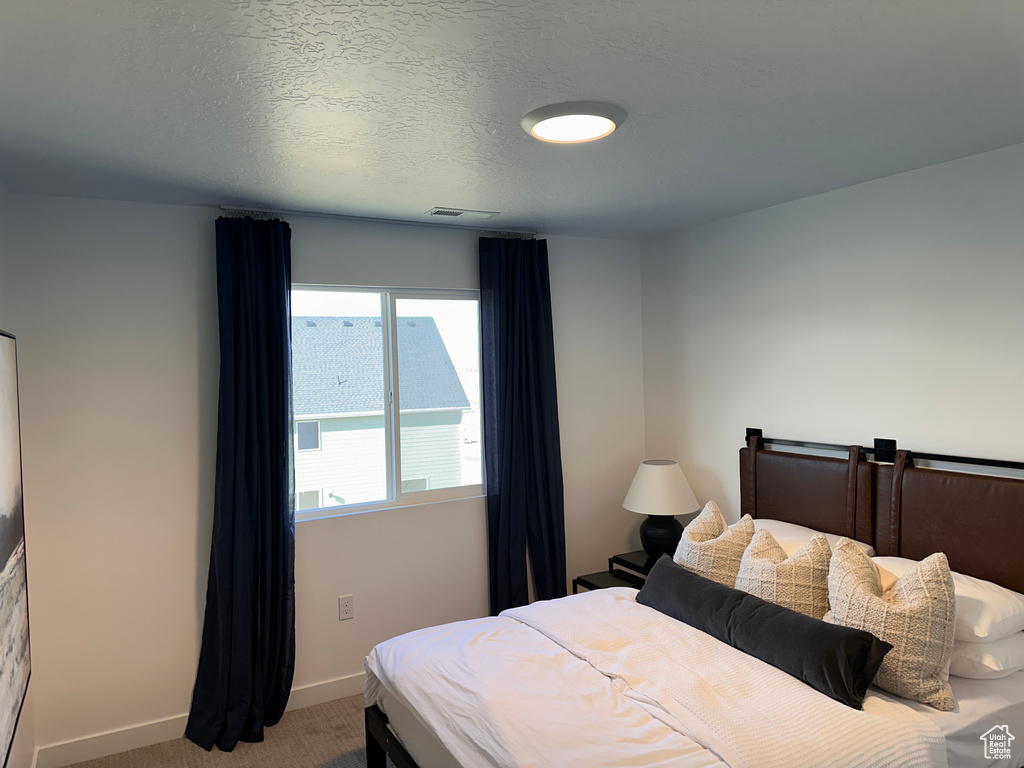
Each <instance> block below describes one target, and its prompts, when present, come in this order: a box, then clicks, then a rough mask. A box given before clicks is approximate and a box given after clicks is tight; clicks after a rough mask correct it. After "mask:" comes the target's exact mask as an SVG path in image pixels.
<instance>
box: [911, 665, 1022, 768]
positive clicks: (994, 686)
mask: <svg viewBox="0 0 1024 768" xmlns="http://www.w3.org/2000/svg"><path fill="white" fill-rule="evenodd" d="M949 684H950V685H951V686H952V688H953V696H954V697H955V698H956V703H957V708H956V710H955V711H953V712H939V711H938V710H936V709H932V708H931V707H929V706H927V705H925V704H918V703H917V702H916V701H904V702H902V703H903V704H904V705H906V706H907V707H910V708H911V709H914V710H916V711H918V712H920V713H921V714H923V715H924V716H925V717H927V718H928V719H929V720H931V721H932V722H933V723H935V724H936V725H937V726H939V728H941V729H942V733H943V735H944V736H945V737H946V755H947V756H948V759H949V765H950V767H951V768H985V767H986V766H998V768H1022V767H1024V672H1015V673H1014V674H1012V675H1009V676H1007V677H1002V678H999V679H997V680H968V679H966V678H963V677H950V678H949ZM998 725H1005V726H1007V727H1008V728H1009V729H1010V733H1012V734H1013V735H1014V736H1015V739H1014V741H1012V742H1011V753H1010V754H1011V755H1012V759H1011V760H994V759H993V760H987V759H985V750H984V744H983V743H982V741H981V737H982V736H983V735H984V734H985V733H986V732H987V731H988V730H989V729H990V728H992V727H994V726H998Z"/></svg>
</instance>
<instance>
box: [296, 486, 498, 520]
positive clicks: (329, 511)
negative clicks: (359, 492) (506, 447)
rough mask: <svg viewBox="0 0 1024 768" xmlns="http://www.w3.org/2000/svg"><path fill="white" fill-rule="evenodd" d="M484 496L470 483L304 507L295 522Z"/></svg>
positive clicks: (479, 489) (479, 487)
mask: <svg viewBox="0 0 1024 768" xmlns="http://www.w3.org/2000/svg"><path fill="white" fill-rule="evenodd" d="M453 491H455V492H453ZM482 498H484V489H483V486H482V485H469V486H462V487H459V488H446V489H442V490H439V491H424V492H423V493H416V494H406V496H405V497H403V498H401V499H395V500H392V501H371V502H367V503H365V504H346V505H345V506H343V507H324V508H322V509H304V510H302V511H301V512H296V513H295V522H296V523H304V522H306V521H309V520H326V519H328V518H332V517H351V516H353V515H365V514H367V513H368V512H379V511H383V510H388V509H405V508H408V507H424V506H429V505H431V504H444V503H447V502H449V501H467V500H470V499H482Z"/></svg>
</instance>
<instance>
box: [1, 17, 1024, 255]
mask: <svg viewBox="0 0 1024 768" xmlns="http://www.w3.org/2000/svg"><path fill="white" fill-rule="evenodd" d="M576 100H603V101H611V102H613V103H615V104H618V105H619V106H621V107H623V108H624V109H625V110H626V112H627V113H628V117H627V119H626V122H625V124H624V125H623V126H622V128H621V129H620V130H619V131H617V132H616V133H615V134H613V135H612V136H610V137H608V138H607V139H604V140H602V141H600V142H596V143H594V144H587V145H570V146H564V145H562V146H558V145H548V144H543V143H540V142H537V141H535V140H533V139H531V138H530V137H528V136H527V135H526V134H525V133H524V132H523V130H522V128H520V126H519V120H520V118H521V117H522V116H523V115H524V114H525V113H526V112H528V111H530V110H532V109H534V108H536V107H539V106H542V105H544V104H548V103H552V102H558V101H576ZM1019 142H1024V3H1022V2H1020V1H1019V0H956V1H955V2H948V1H947V0H880V1H879V2H867V1H866V0H749V1H746V2H740V1H738V0H692V1H691V0H645V1H637V0H633V1H631V0H549V1H548V2H538V1H534V0H506V1H505V2H483V1H482V0H421V1H420V2H415V1H406V0H379V1H377V2H372V1H371V2H359V1H357V0H348V2H334V3H326V2H313V1H310V0H307V1H306V2H302V1H300V0H274V1H266V2H257V1H255V0H219V1H218V2H214V1H213V0H179V1H178V2H169V1H167V0H62V1H61V0H0V181H2V183H3V185H4V186H5V187H6V188H7V189H8V190H9V191H11V192H31V193H39V194H50V195H74V196H83V197H98V198H111V199H124V200H142V201H153V202H168V203H185V204H202V205H218V204H232V205H238V206H250V207H259V208H273V209H288V210H305V211H316V212H326V213H338V214H344V215H350V216H370V217H385V218H394V219H405V220H414V221H415V220H424V219H425V217H424V215H423V214H424V212H425V211H427V210H428V209H429V208H432V207H433V206H453V207H459V208H471V209H481V210H489V211H501V212H502V213H501V215H500V216H499V217H497V218H496V219H494V220H491V221H489V222H487V226H488V227H489V228H493V229H516V228H529V229H536V230H540V231H544V232H549V233H558V232H565V233H589V234H594V235H625V236H641V235H644V234H648V233H651V232H657V231H664V230H670V229H677V228H680V227H683V226H687V225H690V224H693V223H697V222H702V221H708V220H710V219H714V218H718V217H721V216H726V215H731V214H735V213H739V212H743V211H748V210H753V209H756V208H762V207H765V206H769V205H774V204H777V203H781V202H785V201H787V200H792V199H796V198H800V197H805V196H807V195H811V194H815V193H818V192H823V191H826V190H829V189H835V188H838V187H842V186H847V185H850V184H854V183H858V182H861V181H866V180H869V179H873V178H878V177H881V176H887V175H890V174H893V173H897V172H900V171H905V170H910V169H912V168H917V167H921V166H925V165H930V164H933V163H937V162H942V161H945V160H950V159H953V158H956V157H963V156H966V155H971V154H975V153H978V152H983V151H986V150H990V149H995V148H998V147H1002V146H1007V145H1009V144H1015V143H1019ZM478 226H479V225H478Z"/></svg>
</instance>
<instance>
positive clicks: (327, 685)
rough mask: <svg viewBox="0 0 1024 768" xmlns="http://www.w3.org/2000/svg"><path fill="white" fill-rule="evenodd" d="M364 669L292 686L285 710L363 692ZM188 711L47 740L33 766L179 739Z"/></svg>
mask: <svg viewBox="0 0 1024 768" xmlns="http://www.w3.org/2000/svg"><path fill="white" fill-rule="evenodd" d="M365 679H366V673H365V672H359V673H357V674H354V675H346V676H345V677H338V678H335V679H334V680H326V681H324V682H322V683H314V684H312V685H304V686H302V687H301V688H293V689H292V693H291V696H289V698H288V711H291V710H293V709H302V708H303V707H311V706H313V705H314V704H323V703H324V702H325V701H333V700H334V699H343V698H346V697H348V696H355V695H356V694H357V693H362V692H363V681H364V680H365ZM187 721H188V715H187V714H184V715H177V716H175V717H168V718H166V719H164V720H154V721H152V722H148V723H139V724H138V725H132V726H129V727H128V728H120V729H118V730H114V731H107V732H105V733H97V734H93V735H92V736H85V737H83V738H80V739H71V740H69V741H62V742H59V743H57V744H48V745H46V746H44V747H39V748H38V749H37V750H36V753H35V758H34V760H33V763H32V765H33V768H63V766H65V765H74V764H75V763H81V762H84V761H86V760H95V759H96V758H99V757H106V756H107V755H114V754H117V753H118V752H126V751H128V750H129V749H138V748H139V747H148V746H150V745H151V744H160V743H161V742H164V741H171V740H173V739H180V738H181V736H182V734H183V733H185V723H186V722H187Z"/></svg>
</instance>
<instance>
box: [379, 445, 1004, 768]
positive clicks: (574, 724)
mask: <svg viewBox="0 0 1024 768" xmlns="http://www.w3.org/2000/svg"><path fill="white" fill-rule="evenodd" d="M790 446H795V442H794V441H783V440H771V439H767V438H764V437H763V436H762V435H761V434H760V433H759V432H758V431H756V430H748V435H747V441H746V444H745V445H744V447H743V448H742V449H741V450H740V456H739V464H740V488H741V514H749V515H751V516H752V517H753V518H755V520H758V519H760V520H764V519H771V520H779V521H784V522H788V523H792V524H796V525H800V526H806V527H808V528H813V529H816V530H819V531H822V532H825V533H829V534H834V535H836V536H844V537H849V538H853V539H856V540H858V541H861V542H864V543H866V544H868V545H871V546H873V547H874V549H875V550H876V552H877V554H878V555H880V556H888V557H897V558H910V559H912V560H921V559H923V558H925V557H926V556H927V555H930V554H931V553H933V552H945V554H946V556H947V558H948V560H949V565H950V568H951V570H953V571H957V572H959V573H963V574H968V575H971V576H975V577H977V578H980V579H985V580H987V581H991V582H994V583H996V584H1000V585H1002V586H1003V587H1006V588H1007V589H1010V590H1014V591H1016V592H1024V558H1021V557H1020V554H1019V551H1020V547H1021V543H1022V542H1024V480H1022V479H1019V478H1017V477H1007V476H995V475H990V474H976V473H973V472H970V473H969V472H956V471H950V470H946V469H936V468H934V467H930V466H922V464H925V463H926V462H923V461H921V456H920V455H918V456H917V457H915V455H914V454H912V453H910V452H908V451H896V450H895V448H894V446H892V445H889V444H887V443H885V442H879V441H876V445H875V446H874V447H873V448H860V447H858V446H851V447H849V448H845V447H844V448H843V450H844V451H845V452H846V456H845V457H844V458H836V457H834V456H822V455H807V454H805V453H797V452H793V451H791V450H779V448H780V447H784V448H788V447H790ZM806 447H807V446H806V445H804V446H801V447H799V448H797V450H800V451H802V450H804V449H805V448H806ZM810 447H812V448H826V449H834V448H836V446H832V445H821V444H812V445H811V446H810ZM872 458H873V459H874V460H872ZM948 458H951V457H934V456H928V459H929V460H930V461H932V462H934V460H936V459H939V460H941V459H948ZM964 461H966V462H970V463H977V462H978V460H974V459H966V460H961V462H960V463H963V462H964ZM991 463H992V462H989V463H987V464H991ZM994 463H996V464H1000V465H1002V466H1003V467H1007V466H1010V463H1008V462H994ZM1010 468H1011V469H1020V468H1024V467H1018V466H1010ZM636 596H637V593H636V590H631V589H625V588H620V589H607V590H599V591H596V592H590V593H584V594H581V595H573V596H570V597H567V598H562V599H561V600H557V601H547V602H538V603H534V604H532V605H531V606H525V607H522V608H518V609H513V610H511V611H506V612H504V613H503V614H502V615H501V616H498V617H488V618H483V619H477V620H472V621H467V622H458V623H455V624H449V625H444V626H441V627H433V628H429V629H425V630H421V631H418V632H413V633H409V634H407V635H403V636H401V637H398V638H394V639H392V640H389V641H387V642H386V643H382V644H380V645H378V646H377V647H375V648H374V649H373V650H372V651H371V653H370V654H369V656H368V657H367V662H366V667H367V682H366V687H365V696H366V700H367V704H368V706H367V709H366V737H367V766H368V768H384V766H385V765H386V762H385V761H386V758H385V756H387V757H390V759H391V760H392V762H393V763H394V764H395V765H396V766H397V768H451V766H463V767H465V768H468V767H470V766H548V765H559V766H587V768H600V767H601V766H645V767H655V766H679V767H680V768H710V767H712V766H727V767H728V768H740V766H747V765H757V766H772V765H779V766H782V765H785V766H793V767H794V768H796V767H797V766H818V765H835V766H854V765H857V766H860V765H864V766H868V765H878V766H894V767H895V766H908V767H910V766H942V765H948V766H950V768H955V767H959V766H983V765H994V766H995V765H998V766H1024V746H1018V747H1015V748H1012V752H1011V754H1012V757H1011V759H1003V758H1002V757H1001V756H999V755H998V753H993V754H994V755H996V757H987V756H986V752H987V743H986V742H985V740H984V738H983V737H984V736H985V734H986V733H988V732H989V731H991V730H992V729H993V728H997V729H998V728H1002V729H1003V731H1002V732H1004V733H1005V734H1007V735H1012V734H1013V733H1016V734H1018V736H1019V737H1020V738H1021V742H1019V743H1020V744H1021V745H1024V671H1020V672H1015V673H1013V674H1010V675H1008V676H1005V677H1002V678H1000V679H997V680H969V679H961V678H956V677H951V678H950V681H951V684H952V686H953V692H954V695H955V697H956V699H957V707H956V709H955V710H954V711H952V712H939V711H936V710H934V709H932V708H931V707H928V706H926V705H923V704H918V703H915V702H909V701H906V700H904V699H901V698H898V697H896V696H894V695H891V694H888V693H886V692H884V691H881V690H877V689H876V688H874V687H873V688H871V689H870V691H869V692H868V695H867V697H866V698H865V699H864V702H863V710H860V711H858V710H854V709H851V708H850V707H847V706H844V705H842V704H838V703H837V702H835V701H833V700H832V699H829V698H827V697H824V696H822V695H821V694H820V693H818V692H817V691H815V690H813V689H811V688H809V687H808V686H806V685H804V684H803V683H802V682H800V681H799V680H796V679H795V678H792V677H790V676H789V675H787V674H786V673H784V672H782V671H780V670H778V669H776V668H775V667H773V666H769V665H768V664H765V663H763V662H761V661H759V660H758V659H756V658H753V657H751V656H748V655H746V654H744V653H743V652H741V651H738V650H736V649H735V648H731V647H729V646H728V645H725V644H723V643H721V642H719V641H718V640H715V639H714V638H712V637H710V636H708V635H706V634H704V633H702V632H700V631H699V630H696V629H694V628H692V627H689V626H687V625H686V624H681V623H680V622H678V621H675V620H674V619H672V618H670V617H668V616H664V615H663V614H661V613H659V612H657V611H652V610H651V609H650V608H648V607H647V606H646V605H640V604H639V603H637V601H636ZM996 733H997V735H998V733H999V731H996Z"/></svg>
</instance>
